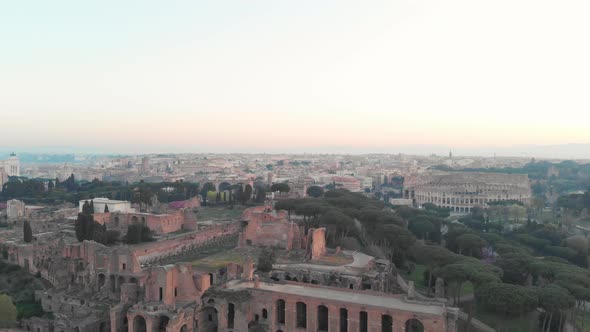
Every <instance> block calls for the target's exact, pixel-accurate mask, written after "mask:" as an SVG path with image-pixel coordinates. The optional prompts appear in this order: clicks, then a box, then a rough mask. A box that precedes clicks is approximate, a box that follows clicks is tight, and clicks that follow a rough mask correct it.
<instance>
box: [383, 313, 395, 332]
mask: <svg viewBox="0 0 590 332" xmlns="http://www.w3.org/2000/svg"><path fill="white" fill-rule="evenodd" d="M381 332H393V318H392V317H391V316H390V315H381Z"/></svg>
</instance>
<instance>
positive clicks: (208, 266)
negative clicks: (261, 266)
mask: <svg viewBox="0 0 590 332" xmlns="http://www.w3.org/2000/svg"><path fill="white" fill-rule="evenodd" d="M258 255H259V251H258V250H249V251H248V252H244V251H237V250H228V251H224V252H220V253H217V254H215V255H211V256H207V257H204V258H201V259H197V260H195V261H193V262H192V265H193V267H195V268H197V269H199V270H204V271H217V270H219V269H220V268H223V267H226V266H227V265H228V264H229V263H237V264H244V262H245V259H246V257H247V256H250V257H251V258H252V261H253V262H254V263H256V261H257V260H258Z"/></svg>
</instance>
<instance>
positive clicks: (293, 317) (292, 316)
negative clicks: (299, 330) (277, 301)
mask: <svg viewBox="0 0 590 332" xmlns="http://www.w3.org/2000/svg"><path fill="white" fill-rule="evenodd" d="M296 324H297V311H296V307H295V302H291V301H288V302H285V331H295V326H296Z"/></svg>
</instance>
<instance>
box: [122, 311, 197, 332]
mask: <svg viewBox="0 0 590 332" xmlns="http://www.w3.org/2000/svg"><path fill="white" fill-rule="evenodd" d="M125 319H127V318H125ZM169 322H170V318H169V317H168V316H165V315H162V316H160V318H159V319H158V321H157V322H156V326H155V327H156V328H155V330H154V331H157V332H166V330H167V328H168V323H169ZM178 331H179V332H188V326H187V325H186V324H184V325H182V327H181V328H180V329H179V330H178ZM133 332H147V322H146V320H145V318H144V317H143V316H141V315H137V316H135V317H134V318H133Z"/></svg>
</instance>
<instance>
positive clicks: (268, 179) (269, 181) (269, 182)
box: [267, 172, 272, 187]
mask: <svg viewBox="0 0 590 332" xmlns="http://www.w3.org/2000/svg"><path fill="white" fill-rule="evenodd" d="M267 182H268V186H269V187H270V186H272V173H270V172H269V173H268V178H267Z"/></svg>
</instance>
